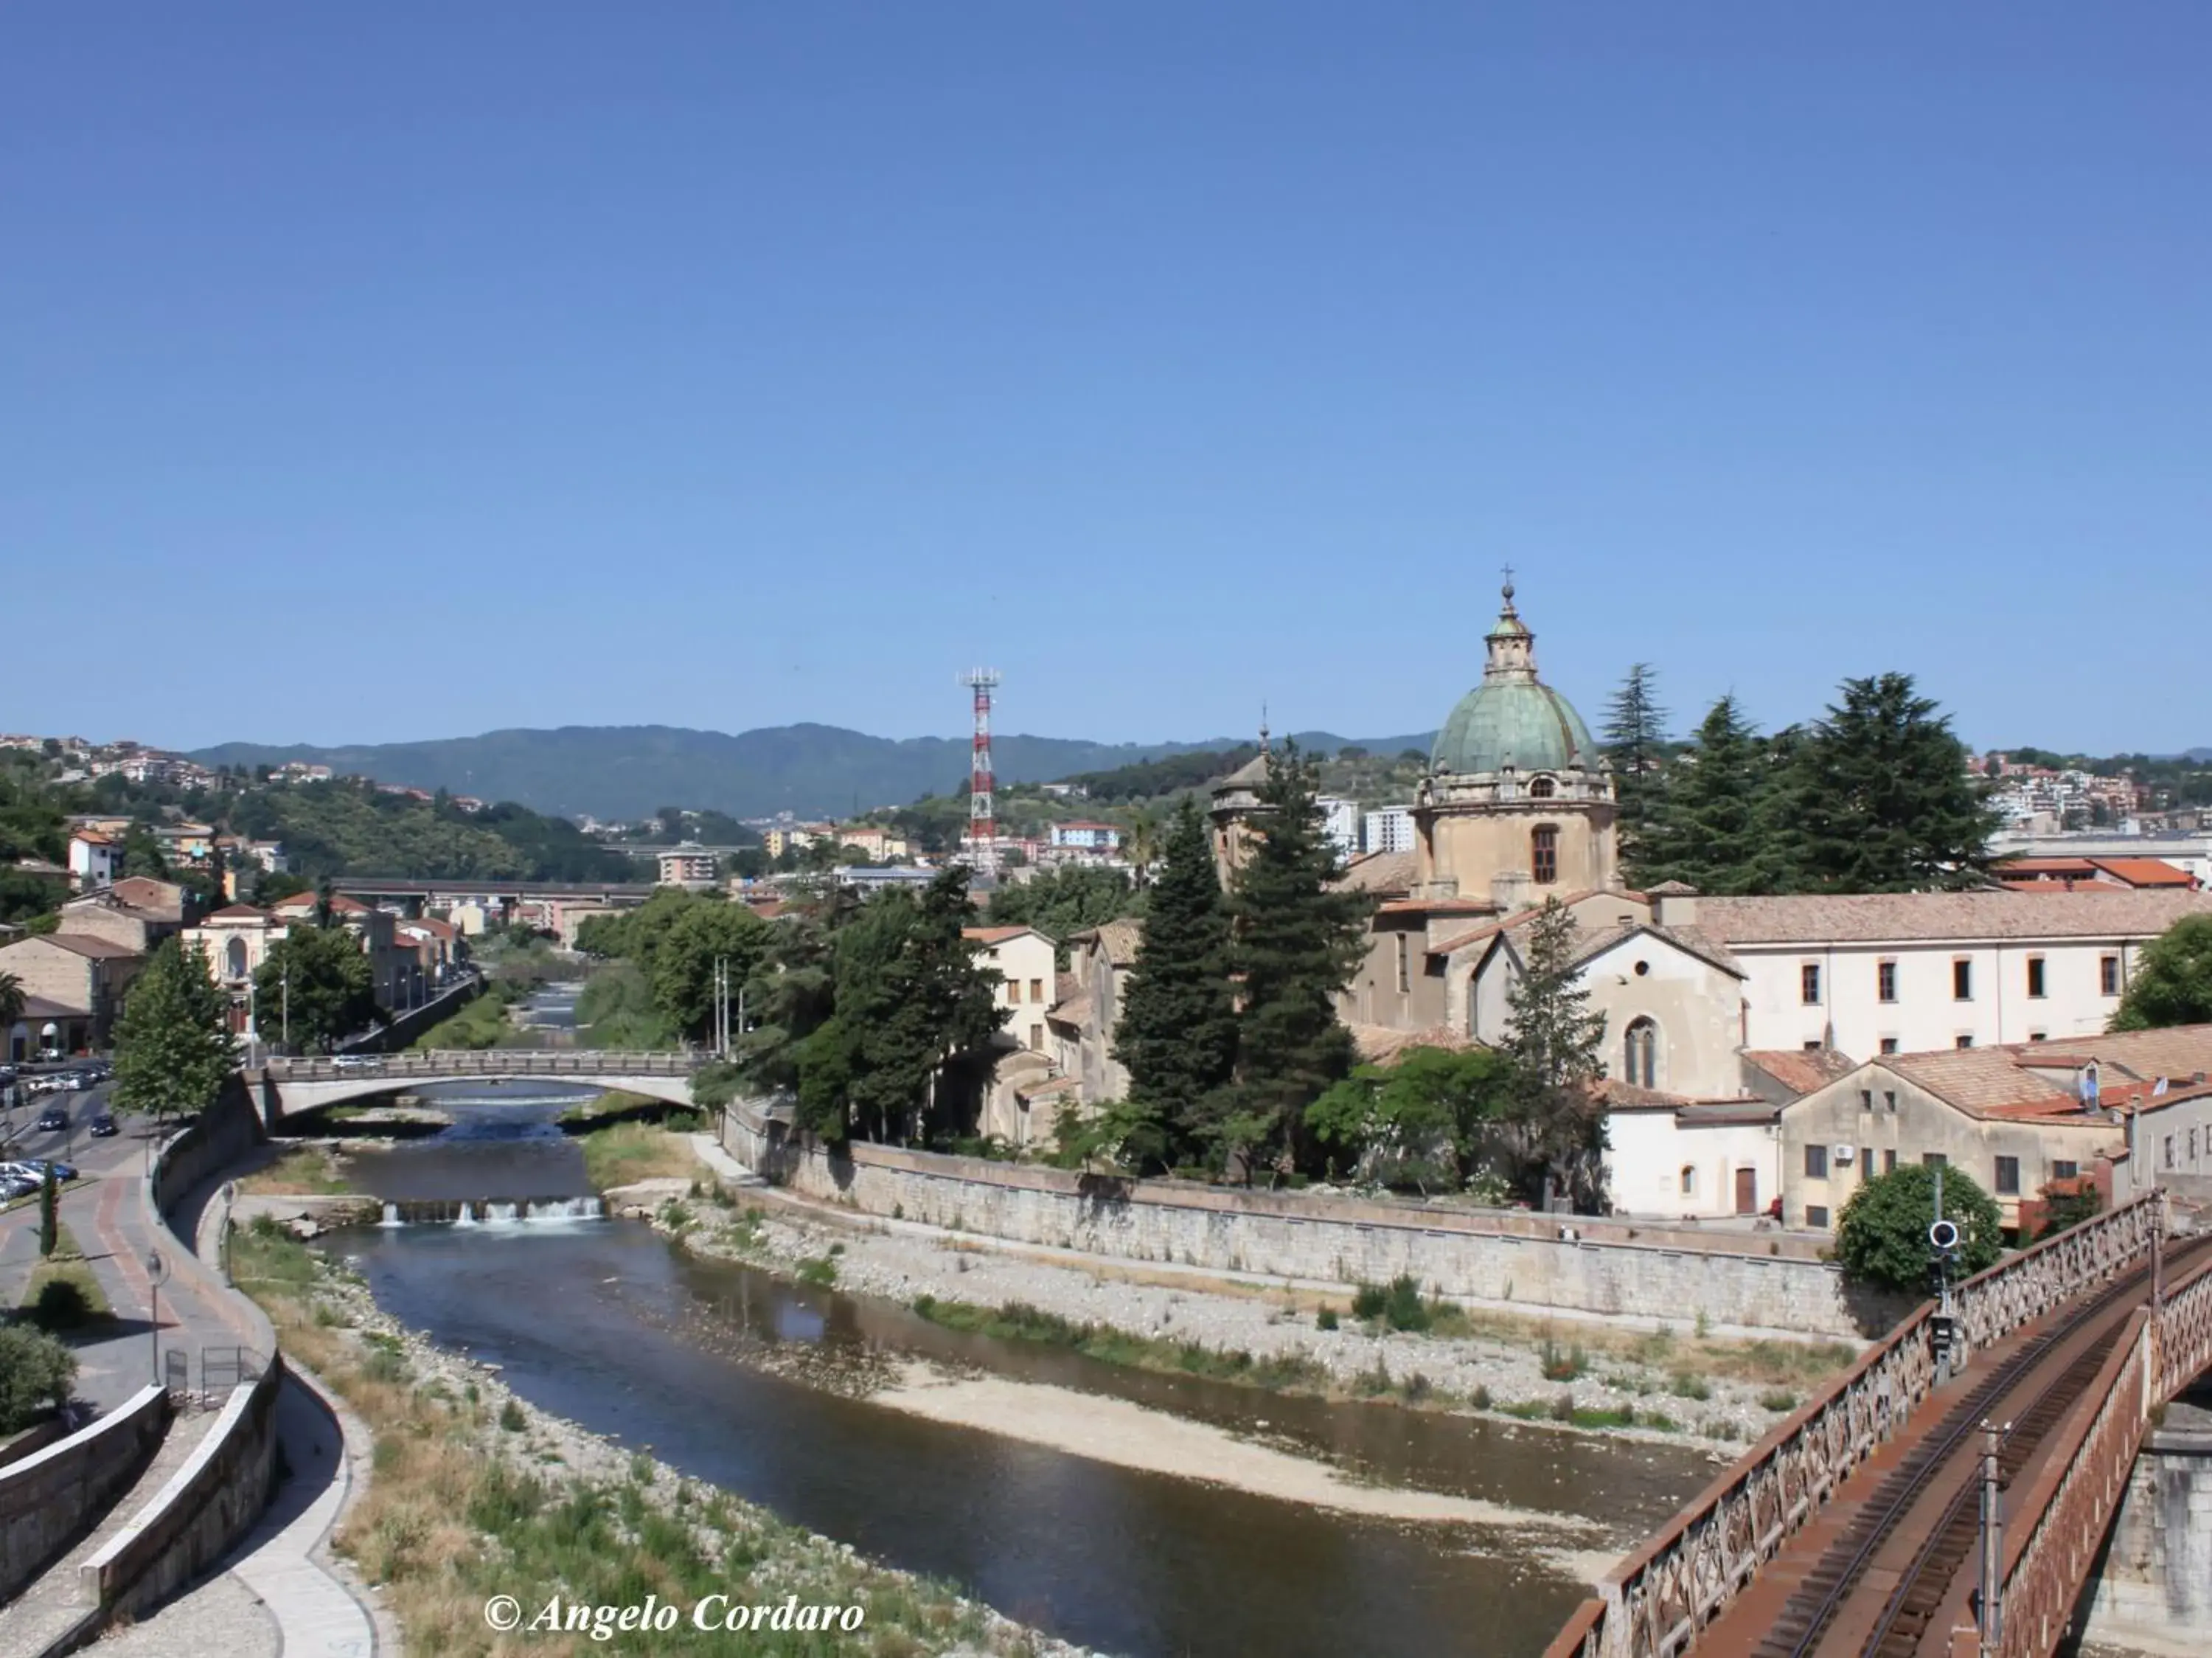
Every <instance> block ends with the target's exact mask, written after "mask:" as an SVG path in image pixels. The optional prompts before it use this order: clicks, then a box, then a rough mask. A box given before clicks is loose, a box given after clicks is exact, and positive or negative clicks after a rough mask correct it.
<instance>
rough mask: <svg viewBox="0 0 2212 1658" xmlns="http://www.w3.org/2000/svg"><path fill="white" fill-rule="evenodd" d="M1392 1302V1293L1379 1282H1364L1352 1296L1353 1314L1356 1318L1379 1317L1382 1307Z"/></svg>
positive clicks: (1381, 1314) (1381, 1313)
mask: <svg viewBox="0 0 2212 1658" xmlns="http://www.w3.org/2000/svg"><path fill="white" fill-rule="evenodd" d="M1389 1304H1390V1293H1389V1291H1388V1290H1387V1289H1383V1286H1382V1285H1381V1284H1379V1283H1363V1284H1361V1285H1360V1286H1359V1288H1358V1290H1357V1291H1356V1292H1355V1293H1354V1294H1353V1295H1352V1317H1353V1318H1355V1319H1379V1318H1381V1317H1382V1316H1383V1308H1385V1307H1387V1306H1389Z"/></svg>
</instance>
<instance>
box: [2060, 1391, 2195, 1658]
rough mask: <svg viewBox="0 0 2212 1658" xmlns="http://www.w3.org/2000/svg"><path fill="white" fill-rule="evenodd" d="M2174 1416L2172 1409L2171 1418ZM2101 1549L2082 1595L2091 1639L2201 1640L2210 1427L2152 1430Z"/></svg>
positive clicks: (2184, 1645)
mask: <svg viewBox="0 0 2212 1658" xmlns="http://www.w3.org/2000/svg"><path fill="white" fill-rule="evenodd" d="M2179 1414H2182V1413H2181V1412H2179V1411H2172V1410H2171V1409H2170V1413H2169V1417H2168V1419H2169V1421H2170V1420H2172V1417H2173V1416H2175V1415H2179ZM2191 1414H2192V1415H2193V1416H2194V1417H2196V1419H2197V1421H2198V1422H2199V1423H2200V1424H2203V1423H2205V1421H2206V1420H2207V1419H2206V1418H2205V1417H2203V1413H2202V1412H2196V1413H2191ZM2087 1598H2088V1599H2089V1600H2090V1602H2091V1605H2090V1612H2089V1619H2088V1631H2087V1636H2088V1638H2089V1639H2090V1640H2092V1641H2100V1642H2104V1643H2110V1644H2112V1645H2116V1646H2128V1645H2141V1644H2146V1643H2145V1642H2144V1641H2143V1639H2142V1637H2146V1636H2148V1637H2153V1641H2154V1642H2168V1643H2175V1644H2176V1646H2177V1647H2178V1648H2180V1649H2186V1648H2187V1647H2188V1646H2189V1645H2191V1643H2197V1642H2201V1641H2203V1638H2204V1635H2205V1631H2208V1630H2212V1426H2205V1425H2199V1426H2198V1427H2197V1428H2196V1429H2195V1430H2194V1431H2191V1430H2186V1429H2184V1430H2175V1429H2166V1430H2154V1432H2153V1433H2152V1434H2151V1435H2150V1436H2149V1438H2148V1440H2147V1441H2146V1442H2145V1443H2144V1446H2143V1448H2142V1451H2141V1452H2140V1453H2139V1454H2137V1455H2136V1461H2135V1466H2134V1468H2133V1469H2132V1470H2131V1471H2130V1473H2129V1476H2128V1490H2127V1495H2126V1496H2125V1497H2124V1498H2123V1499H2122V1500H2121V1503H2120V1509H2119V1513H2118V1515H2115V1516H2114V1518H2113V1521H2112V1534H2111V1536H2110V1538H2109V1539H2107V1540H2106V1545H2105V1556H2104V1559H2103V1561H2102V1562H2101V1564H2100V1570H2099V1571H2098V1573H2097V1574H2096V1576H2094V1577H2093V1578H2092V1579H2091V1581H2090V1586H2089V1594H2088V1596H2087Z"/></svg>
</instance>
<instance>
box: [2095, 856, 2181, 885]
mask: <svg viewBox="0 0 2212 1658" xmlns="http://www.w3.org/2000/svg"><path fill="white" fill-rule="evenodd" d="M2091 861H2092V862H2093V863H2095V864H2096V866H2097V867H2098V868H2099V869H2102V870H2103V871H2104V872H2105V873H2106V875H2118V877H2119V878H2120V879H2121V880H2122V881H2125V882H2127V883H2128V885H2129V886H2130V887H2184V888H2192V887H2195V886H2196V885H2197V877H2196V876H2194V875H2191V874H2190V873H2189V871H2188V870H2186V869H2179V868H2177V867H2176V866H2174V865H2173V864H2171V863H2167V862H2166V860H2165V859H2164V858H2095V859H2093V860H2091Z"/></svg>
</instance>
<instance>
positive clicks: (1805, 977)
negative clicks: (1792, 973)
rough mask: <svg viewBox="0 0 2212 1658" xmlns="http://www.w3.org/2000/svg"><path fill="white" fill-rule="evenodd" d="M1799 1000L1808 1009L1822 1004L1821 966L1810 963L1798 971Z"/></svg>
mask: <svg viewBox="0 0 2212 1658" xmlns="http://www.w3.org/2000/svg"><path fill="white" fill-rule="evenodd" d="M1797 999H1798V1000H1799V1001H1800V1002H1802V1003H1804V1004H1805V1005H1806V1006H1807V1007H1808V1008H1812V1007H1818V1006H1819V1005H1820V963H1819V962H1817V961H1808V962H1807V963H1806V964H1805V965H1804V966H1802V967H1800V968H1798V970H1797Z"/></svg>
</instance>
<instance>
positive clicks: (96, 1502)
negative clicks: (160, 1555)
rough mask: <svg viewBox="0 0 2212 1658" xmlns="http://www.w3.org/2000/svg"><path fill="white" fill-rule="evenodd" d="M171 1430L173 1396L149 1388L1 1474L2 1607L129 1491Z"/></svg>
mask: <svg viewBox="0 0 2212 1658" xmlns="http://www.w3.org/2000/svg"><path fill="white" fill-rule="evenodd" d="M168 1427H169V1396H168V1395H167V1393H164V1392H162V1391H161V1388H159V1387H153V1386H150V1385H149V1386H148V1387H142V1388H140V1389H139V1390H138V1392H137V1394H135V1395H134V1396H133V1397H132V1398H131V1401H130V1402H129V1403H128V1404H126V1405H124V1406H123V1407H122V1408H121V1409H119V1410H118V1411H113V1412H112V1413H111V1414H109V1415H107V1416H105V1417H100V1420H99V1421H97V1422H94V1423H89V1424H88V1425H87V1426H85V1427H82V1428H80V1429H77V1430H76V1432H75V1433H73V1434H70V1435H69V1436H67V1437H65V1438H63V1439H60V1440H57V1441H56V1442H53V1443H52V1444H49V1445H47V1446H46V1447H44V1448H41V1449H39V1450H34V1451H33V1452H31V1453H29V1454H27V1455H25V1456H22V1457H20V1458H18V1459H16V1460H13V1461H10V1462H9V1464H8V1465H7V1466H5V1467H0V1602H4V1601H7V1600H10V1599H12V1598H13V1597H14V1596H15V1594H17V1593H18V1592H19V1591H20V1590H21V1589H22V1588H24V1587H25V1586H26V1585H27V1584H28V1583H30V1582H31V1581H32V1580H33V1579H34V1578H35V1577H37V1576H38V1575H39V1574H40V1572H41V1571H43V1570H46V1567H47V1566H48V1565H50V1564H52V1562H53V1561H54V1560H55V1559H57V1558H58V1557H59V1556H61V1555H62V1554H63V1553H64V1552H65V1551H67V1550H68V1549H69V1547H70V1545H71V1544H73V1543H75V1542H76V1539H77V1538H78V1537H79V1536H81V1535H82V1533H84V1531H85V1529H86V1527H88V1526H89V1525H90V1524H91V1523H92V1522H93V1521H95V1520H97V1519H98V1518H99V1517H100V1515H104V1514H106V1512H107V1510H108V1509H109V1508H110V1507H112V1505H113V1503H114V1502H115V1499H116V1498H117V1497H118V1496H121V1495H122V1494H123V1493H124V1492H125V1491H126V1490H129V1489H130V1487H131V1481H133V1480H135V1479H137V1478H138V1476H139V1474H140V1472H142V1471H143V1469H144V1468H145V1466H146V1464H147V1461H148V1460H149V1459H150V1458H151V1457H152V1456H153V1454H154V1452H155V1448H156V1447H158V1446H159V1445H160V1444H161V1436H162V1435H164V1434H165V1433H167V1431H168Z"/></svg>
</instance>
